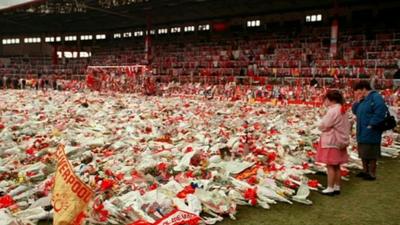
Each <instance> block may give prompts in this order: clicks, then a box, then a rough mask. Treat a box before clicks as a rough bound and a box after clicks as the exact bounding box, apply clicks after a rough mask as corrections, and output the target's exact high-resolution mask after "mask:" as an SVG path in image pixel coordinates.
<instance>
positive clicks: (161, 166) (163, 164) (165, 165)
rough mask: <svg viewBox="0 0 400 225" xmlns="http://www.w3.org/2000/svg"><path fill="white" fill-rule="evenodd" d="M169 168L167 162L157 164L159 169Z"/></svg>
mask: <svg viewBox="0 0 400 225" xmlns="http://www.w3.org/2000/svg"><path fill="white" fill-rule="evenodd" d="M167 168H168V167H167V164H166V163H160V164H158V165H157V169H158V170H159V171H165V170H166V169H167Z"/></svg>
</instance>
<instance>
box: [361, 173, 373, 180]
mask: <svg viewBox="0 0 400 225" xmlns="http://www.w3.org/2000/svg"><path fill="white" fill-rule="evenodd" d="M363 179H364V180H369V181H374V180H376V177H374V176H372V175H371V174H367V175H366V176H365V177H363Z"/></svg>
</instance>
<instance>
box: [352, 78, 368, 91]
mask: <svg viewBox="0 0 400 225" xmlns="http://www.w3.org/2000/svg"><path fill="white" fill-rule="evenodd" d="M363 89H365V90H367V91H370V90H371V89H372V88H371V84H370V83H369V82H368V81H366V80H362V81H359V82H358V83H356V84H355V85H354V86H353V90H354V91H357V90H363Z"/></svg>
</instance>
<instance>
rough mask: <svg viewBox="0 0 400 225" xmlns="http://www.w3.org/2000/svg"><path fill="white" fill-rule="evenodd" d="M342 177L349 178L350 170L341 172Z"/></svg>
mask: <svg viewBox="0 0 400 225" xmlns="http://www.w3.org/2000/svg"><path fill="white" fill-rule="evenodd" d="M340 175H341V176H342V177H347V176H349V171H348V170H340Z"/></svg>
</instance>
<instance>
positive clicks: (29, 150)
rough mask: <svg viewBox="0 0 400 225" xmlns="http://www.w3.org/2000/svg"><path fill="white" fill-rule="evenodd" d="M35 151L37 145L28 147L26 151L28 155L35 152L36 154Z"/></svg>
mask: <svg viewBox="0 0 400 225" xmlns="http://www.w3.org/2000/svg"><path fill="white" fill-rule="evenodd" d="M35 152H36V148H35V147H31V148H28V149H27V150H26V151H25V153H26V154H28V155H33V154H35Z"/></svg>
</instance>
